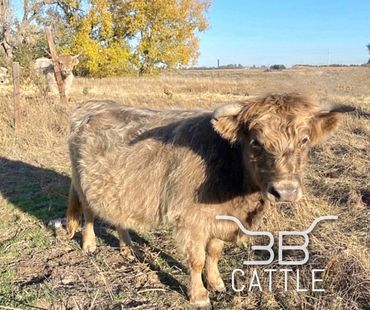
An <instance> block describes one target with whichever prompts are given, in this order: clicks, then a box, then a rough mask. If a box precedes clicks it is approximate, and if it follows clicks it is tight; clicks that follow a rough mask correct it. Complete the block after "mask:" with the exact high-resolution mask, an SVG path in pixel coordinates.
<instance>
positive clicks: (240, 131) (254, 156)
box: [212, 94, 354, 201]
mask: <svg viewBox="0 0 370 310" xmlns="http://www.w3.org/2000/svg"><path fill="white" fill-rule="evenodd" d="M353 110H354V109H353V108H352V107H349V106H344V105H332V106H321V105H320V104H319V103H318V102H316V101H313V100H310V99H308V98H305V97H303V96H301V95H298V94H282V95H269V96H266V97H263V98H258V99H254V100H251V101H248V102H246V103H231V104H226V105H223V106H221V107H219V108H217V109H216V110H215V111H214V114H213V119H212V124H213V126H214V128H215V130H216V131H217V132H218V133H219V134H220V135H221V136H222V137H223V138H224V139H226V140H228V141H229V142H230V143H239V144H240V145H241V147H242V150H243V164H244V169H245V173H246V176H247V177H248V178H249V180H246V182H248V181H249V182H253V183H254V185H256V186H258V188H259V189H260V190H261V191H262V192H263V194H264V196H265V197H266V198H268V199H269V200H271V201H297V200H299V199H300V198H301V196H302V170H303V167H304V164H305V162H306V158H307V153H308V150H309V148H310V146H312V145H315V144H316V143H318V142H319V141H320V140H321V139H322V138H323V137H325V136H327V135H328V134H330V133H331V132H332V131H333V130H334V129H335V128H336V127H337V126H338V124H339V121H340V118H341V114H342V113H343V112H350V111H353Z"/></svg>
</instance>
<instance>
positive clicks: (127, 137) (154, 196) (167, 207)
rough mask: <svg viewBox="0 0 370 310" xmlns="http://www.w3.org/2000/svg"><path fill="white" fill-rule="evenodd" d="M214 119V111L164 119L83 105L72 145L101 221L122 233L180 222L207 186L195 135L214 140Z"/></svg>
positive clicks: (166, 114)
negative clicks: (124, 228) (125, 228)
mask: <svg viewBox="0 0 370 310" xmlns="http://www.w3.org/2000/svg"><path fill="white" fill-rule="evenodd" d="M210 117H211V113H210V112H207V111H173V110H166V111H156V110H151V109H138V108H133V107H128V106H123V105H120V104H118V103H115V102H112V101H90V102H87V103H85V104H83V105H81V106H80V107H79V108H77V109H76V111H75V112H74V113H73V115H72V118H71V135H70V141H69V142H70V153H71V160H72V165H73V171H74V174H75V175H74V182H75V183H76V184H75V185H76V187H77V190H78V191H79V192H80V194H83V195H84V196H85V197H86V199H87V201H88V203H89V204H90V205H91V208H92V209H93V212H94V213H95V214H96V215H98V216H100V217H101V218H103V219H105V220H107V221H108V222H110V223H112V224H115V225H119V224H122V222H125V224H126V225H127V226H128V227H136V228H140V227H138V226H146V224H150V223H153V224H154V223H158V222H163V221H165V220H170V221H173V220H175V219H176V217H177V216H178V214H179V213H183V211H184V210H183V208H185V206H187V205H189V204H190V201H191V203H194V200H195V199H196V198H195V197H194V195H196V191H197V189H198V188H199V185H200V184H202V183H204V181H205V174H206V167H205V163H204V159H203V156H202V154H201V153H200V149H201V148H202V146H201V145H198V146H196V144H195V145H194V148H195V149H194V148H192V146H191V141H192V140H193V139H194V137H192V136H189V135H188V134H191V131H192V130H193V131H196V132H200V131H201V130H199V128H198V127H199V126H202V125H204V130H209V131H210V132H209V134H208V135H207V132H204V133H203V135H204V136H205V137H207V136H208V138H207V139H209V138H210V135H211V134H212V135H214V132H213V130H212V128H211V126H210ZM197 140H198V142H199V143H201V141H199V139H197ZM204 147H207V146H206V145H204Z"/></svg>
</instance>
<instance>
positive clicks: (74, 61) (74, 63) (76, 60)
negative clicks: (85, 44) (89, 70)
mask: <svg viewBox="0 0 370 310" xmlns="http://www.w3.org/2000/svg"><path fill="white" fill-rule="evenodd" d="M80 56H81V54H77V55H74V56H72V64H73V65H74V66H76V65H78V64H79V62H80V61H79V60H78V57H80Z"/></svg>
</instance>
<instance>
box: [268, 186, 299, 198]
mask: <svg viewBox="0 0 370 310" xmlns="http://www.w3.org/2000/svg"><path fill="white" fill-rule="evenodd" d="M267 195H268V197H269V198H270V199H271V200H274V201H286V202H294V201H297V200H299V199H300V198H301V189H300V186H299V183H298V182H292V181H289V182H287V181H285V182H284V181H280V182H272V183H270V184H269V185H268V188H267Z"/></svg>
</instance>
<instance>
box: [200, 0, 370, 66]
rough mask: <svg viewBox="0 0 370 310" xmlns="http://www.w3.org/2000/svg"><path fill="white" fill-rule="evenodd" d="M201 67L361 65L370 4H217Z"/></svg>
mask: <svg viewBox="0 0 370 310" xmlns="http://www.w3.org/2000/svg"><path fill="white" fill-rule="evenodd" d="M208 18H209V24H210V27H209V29H208V30H207V31H206V32H204V33H201V34H200V57H199V60H198V64H197V65H200V66H215V65H216V64H217V59H220V63H221V64H229V63H237V64H238V63H240V64H242V65H253V64H255V65H262V64H266V65H272V64H285V65H293V64H297V63H306V64H327V63H328V62H329V63H343V64H350V63H353V64H361V63H365V62H367V60H368V58H369V57H370V56H369V54H368V51H367V48H366V45H367V44H368V43H370V0H331V1H330V0H326V1H325V0H321V1H319V0H263V1H258V0H255V1H253V0H244V1H243V0H230V1H227V0H214V1H213V3H212V6H211V8H210V11H209V14H208Z"/></svg>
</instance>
